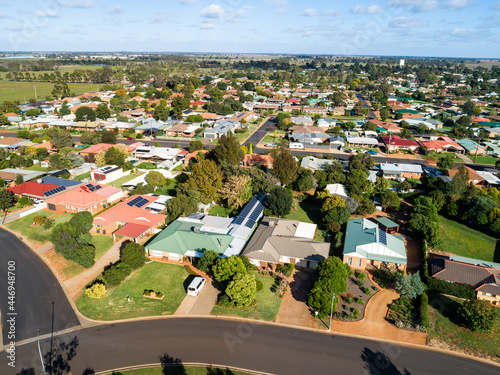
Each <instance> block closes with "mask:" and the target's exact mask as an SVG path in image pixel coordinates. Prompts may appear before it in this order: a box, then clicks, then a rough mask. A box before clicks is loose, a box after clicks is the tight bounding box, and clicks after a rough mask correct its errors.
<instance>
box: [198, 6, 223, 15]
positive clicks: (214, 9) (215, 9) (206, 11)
mask: <svg viewBox="0 0 500 375" xmlns="http://www.w3.org/2000/svg"><path fill="white" fill-rule="evenodd" d="M200 16H202V17H204V18H222V16H224V8H222V7H221V6H220V5H219V4H210V5H209V6H207V7H206V8H203V9H202V11H201V12H200Z"/></svg>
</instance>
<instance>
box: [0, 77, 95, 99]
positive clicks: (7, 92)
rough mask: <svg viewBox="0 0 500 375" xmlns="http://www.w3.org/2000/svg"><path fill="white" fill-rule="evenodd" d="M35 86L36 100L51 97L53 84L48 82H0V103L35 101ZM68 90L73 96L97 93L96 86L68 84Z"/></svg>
mask: <svg viewBox="0 0 500 375" xmlns="http://www.w3.org/2000/svg"><path fill="white" fill-rule="evenodd" d="M33 86H36V93H37V98H38V99H39V100H40V99H45V97H46V96H52V93H51V91H52V89H53V88H54V84H53V83H50V82H16V81H0V102H3V101H15V100H19V101H21V102H24V100H25V98H26V101H28V100H30V99H35V90H34V88H33ZM68 86H69V90H70V92H71V93H74V94H83V93H85V92H89V91H97V86H96V85H92V86H91V85H90V84H87V83H68Z"/></svg>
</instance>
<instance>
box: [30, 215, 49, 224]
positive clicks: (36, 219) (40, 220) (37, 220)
mask: <svg viewBox="0 0 500 375" xmlns="http://www.w3.org/2000/svg"><path fill="white" fill-rule="evenodd" d="M45 220H47V216H44V215H37V216H33V223H34V224H35V225H42V224H43V223H44V222H45Z"/></svg>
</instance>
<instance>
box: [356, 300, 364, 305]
mask: <svg viewBox="0 0 500 375" xmlns="http://www.w3.org/2000/svg"><path fill="white" fill-rule="evenodd" d="M356 303H357V304H358V305H361V306H363V305H364V304H365V300H364V299H363V298H358V299H357V300H356Z"/></svg>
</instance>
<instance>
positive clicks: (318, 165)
mask: <svg viewBox="0 0 500 375" xmlns="http://www.w3.org/2000/svg"><path fill="white" fill-rule="evenodd" d="M338 162H339V161H338V160H333V159H332V160H330V159H318V158H317V157H314V156H304V157H303V158H302V161H301V162H300V166H301V167H302V168H307V169H310V170H311V171H313V172H315V171H317V170H321V171H324V170H325V169H326V168H327V166H329V165H333V164H335V163H338ZM340 162H342V161H340Z"/></svg>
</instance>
